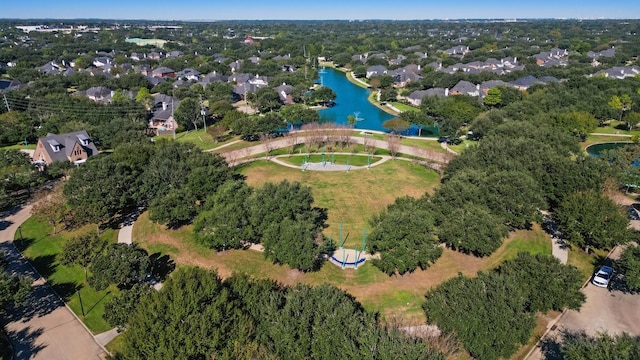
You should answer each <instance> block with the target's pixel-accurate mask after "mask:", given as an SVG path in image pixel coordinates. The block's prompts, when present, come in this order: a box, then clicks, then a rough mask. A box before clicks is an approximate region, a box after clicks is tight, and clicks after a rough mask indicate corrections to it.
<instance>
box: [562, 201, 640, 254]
mask: <svg viewBox="0 0 640 360" xmlns="http://www.w3.org/2000/svg"><path fill="white" fill-rule="evenodd" d="M554 216H555V218H556V220H557V222H558V226H559V228H560V231H562V233H563V234H564V236H565V237H566V238H567V240H569V241H570V242H571V243H573V244H575V245H576V246H579V247H582V248H584V249H585V251H589V248H590V247H595V248H598V249H611V248H613V246H615V245H616V244H619V243H624V242H626V241H627V239H629V231H628V229H627V227H628V226H629V219H628V217H627V214H626V213H625V212H624V211H622V209H621V208H620V207H619V206H618V205H616V204H615V203H614V202H613V201H612V200H610V199H609V198H607V197H604V196H602V195H601V194H599V193H597V192H596V191H593V190H589V191H583V192H577V193H574V194H572V195H569V196H567V197H566V198H565V200H564V201H563V202H562V203H561V204H560V206H559V207H558V209H556V212H555V213H554Z"/></svg>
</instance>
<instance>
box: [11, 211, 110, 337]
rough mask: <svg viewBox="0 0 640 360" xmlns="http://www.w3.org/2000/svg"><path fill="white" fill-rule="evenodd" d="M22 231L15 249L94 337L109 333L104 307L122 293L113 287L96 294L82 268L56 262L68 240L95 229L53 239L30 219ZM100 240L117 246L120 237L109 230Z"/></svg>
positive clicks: (44, 226) (64, 233)
mask: <svg viewBox="0 0 640 360" xmlns="http://www.w3.org/2000/svg"><path fill="white" fill-rule="evenodd" d="M20 228H21V231H19V232H18V233H17V234H16V245H17V246H18V248H19V249H20V250H21V251H22V253H23V254H24V256H25V257H26V258H27V259H28V260H29V261H30V262H31V263H32V264H33V266H34V267H35V268H36V269H37V270H38V272H39V273H40V275H42V276H43V277H44V278H46V279H47V282H48V283H49V284H50V285H51V286H52V287H53V289H54V290H55V291H56V292H57V293H58V295H60V296H61V297H62V298H63V299H64V301H65V302H66V303H67V305H69V307H70V308H71V309H72V310H73V312H75V313H76V315H77V316H78V317H79V318H80V319H82V321H83V322H84V323H85V325H86V326H87V327H88V328H89V329H90V330H91V331H92V332H93V333H94V334H97V333H101V332H103V331H106V330H109V329H110V326H109V325H108V324H107V322H106V321H105V320H104V319H103V318H102V315H103V314H104V304H105V302H107V301H108V300H109V299H111V297H112V296H113V295H114V294H116V293H118V291H119V290H118V289H117V288H116V287H115V286H112V287H110V288H108V289H106V290H103V291H96V290H95V289H93V288H92V287H90V286H89V285H88V284H86V283H85V275H84V269H83V268H82V267H80V266H75V265H74V266H64V265H61V264H59V263H58V260H57V255H58V254H59V253H61V252H62V247H63V245H64V242H65V241H66V240H67V239H69V238H71V237H73V236H76V235H78V234H80V233H82V232H85V231H90V230H92V229H93V225H89V226H88V227H83V228H81V229H77V230H74V231H71V232H68V231H62V232H59V233H58V234H56V235H54V236H52V235H50V234H51V231H52V227H51V226H49V225H48V224H46V223H45V222H41V221H39V220H38V219H36V218H35V217H31V218H29V219H28V220H27V221H26V222H25V223H24V224H23V225H22V226H21V227H20ZM21 237H22V240H21ZM101 237H102V238H103V239H105V240H107V241H110V242H115V239H116V237H117V233H116V232H115V231H114V230H107V231H105V232H103V234H102V236H101Z"/></svg>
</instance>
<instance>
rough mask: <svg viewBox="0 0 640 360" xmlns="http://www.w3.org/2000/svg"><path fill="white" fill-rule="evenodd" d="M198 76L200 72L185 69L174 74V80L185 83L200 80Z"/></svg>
mask: <svg viewBox="0 0 640 360" xmlns="http://www.w3.org/2000/svg"><path fill="white" fill-rule="evenodd" d="M200 75H201V74H200V71H198V70H196V69H192V68H186V69H184V70H182V71H178V73H177V74H176V78H178V79H181V80H185V81H189V80H192V81H198V80H200Z"/></svg>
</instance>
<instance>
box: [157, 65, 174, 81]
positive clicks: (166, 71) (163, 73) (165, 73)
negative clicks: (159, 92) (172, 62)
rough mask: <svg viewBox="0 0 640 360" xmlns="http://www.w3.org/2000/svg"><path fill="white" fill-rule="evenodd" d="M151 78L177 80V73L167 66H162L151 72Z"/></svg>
mask: <svg viewBox="0 0 640 360" xmlns="http://www.w3.org/2000/svg"><path fill="white" fill-rule="evenodd" d="M151 76H153V77H158V78H163V79H166V78H175V77H176V72H175V71H173V70H172V69H170V68H168V67H166V66H160V67H159V68H156V69H154V70H153V71H152V72H151Z"/></svg>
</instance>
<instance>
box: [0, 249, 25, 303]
mask: <svg viewBox="0 0 640 360" xmlns="http://www.w3.org/2000/svg"><path fill="white" fill-rule="evenodd" d="M8 265H9V264H8V261H7V258H6V255H5V252H4V251H3V252H0V315H2V314H4V313H5V311H6V310H7V308H8V307H10V306H18V305H21V304H22V303H24V301H25V299H26V297H27V295H28V294H29V293H30V292H31V283H32V281H31V280H30V279H28V278H26V277H22V276H16V275H13V274H11V273H10V272H9V271H7V266H8Z"/></svg>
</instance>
